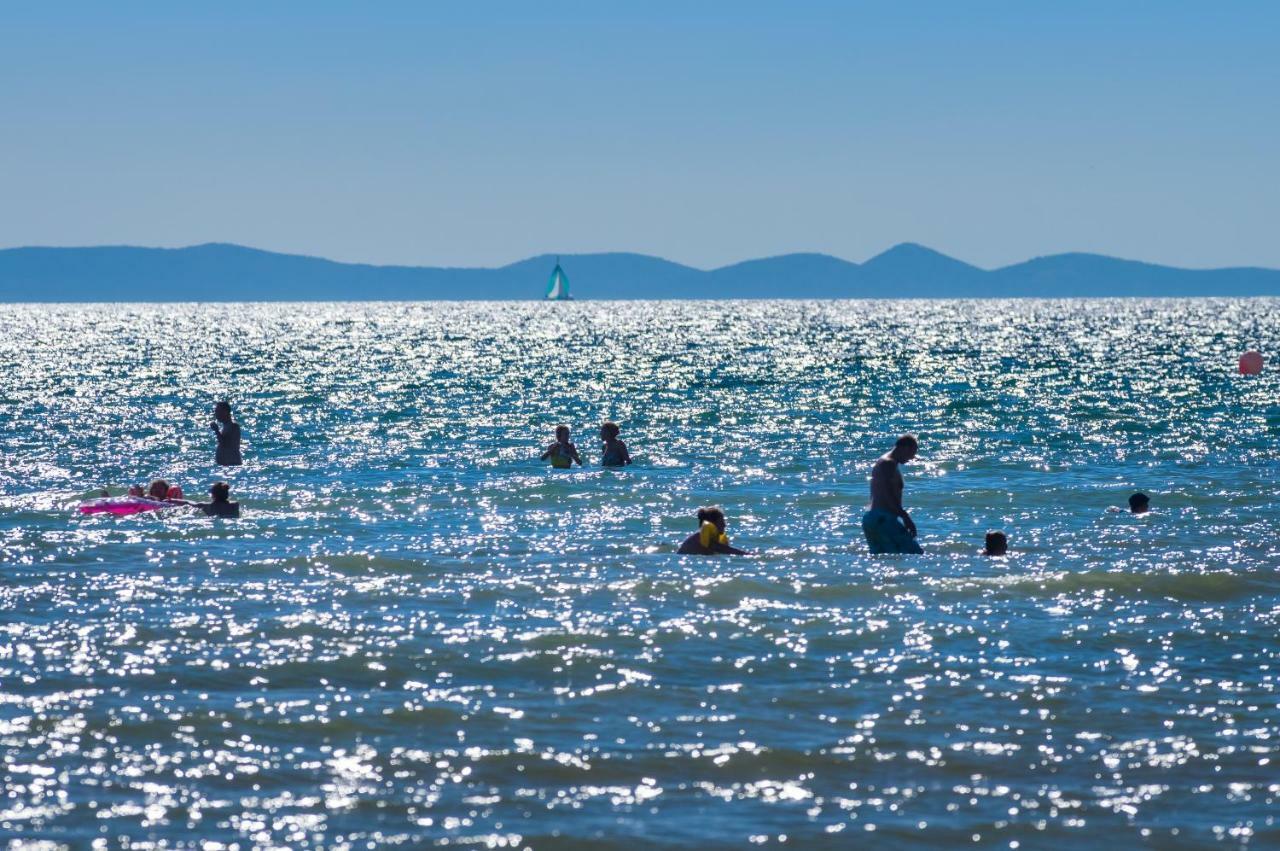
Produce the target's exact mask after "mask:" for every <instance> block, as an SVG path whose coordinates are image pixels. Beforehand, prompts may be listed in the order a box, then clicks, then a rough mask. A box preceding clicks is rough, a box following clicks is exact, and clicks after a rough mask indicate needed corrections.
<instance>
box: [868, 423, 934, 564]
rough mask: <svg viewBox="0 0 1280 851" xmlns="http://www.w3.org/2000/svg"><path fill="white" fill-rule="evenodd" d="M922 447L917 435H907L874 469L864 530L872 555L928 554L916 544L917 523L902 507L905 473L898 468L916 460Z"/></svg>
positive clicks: (877, 462)
mask: <svg viewBox="0 0 1280 851" xmlns="http://www.w3.org/2000/svg"><path fill="white" fill-rule="evenodd" d="M919 448H920V444H919V443H918V442H917V441H916V439H915V436H914V435H910V434H904V435H903V436H902V437H900V438H898V442H897V443H895V444H894V446H893V449H891V450H889V451H888V452H886V453H885V454H884V455H881V456H880V460H878V461H876V465H875V467H873V468H872V469H871V507H870V509H869V510H868V511H867V513H866V514H865V515H863V518H862V531H863V533H864V534H865V535H866V536H867V543H868V544H869V545H870V546H871V552H872V554H875V555H878V554H880V553H923V552H924V550H922V549H921V548H920V544H919V543H917V542H916V524H915V523H914V522H912V520H911V515H910V514H908V513H907V510H906V509H905V508H903V507H902V487H903V483H902V472H901V471H900V470H899V469H898V467H899V466H901V465H902V464H906V463H907V462H908V461H910V460H911V459H912V458H915V457H916V452H917V451H918V450H919ZM899 520H901V521H902V522H899Z"/></svg>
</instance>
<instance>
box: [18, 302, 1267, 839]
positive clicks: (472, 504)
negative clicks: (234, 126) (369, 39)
mask: <svg viewBox="0 0 1280 851" xmlns="http://www.w3.org/2000/svg"><path fill="white" fill-rule="evenodd" d="M0 332H2V333H0V350H2V352H3V357H0V405H2V407H0V410H2V411H3V418H0V449H2V450H3V466H2V467H0V509H3V511H2V512H0V562H2V563H3V567H0V781H3V783H2V785H3V789H4V793H3V797H0V837H3V838H5V839H12V840H36V839H42V840H48V841H50V842H52V843H53V845H52V846H50V847H58V845H59V844H60V845H63V846H65V847H69V848H81V847H90V845H91V843H92V842H93V841H94V840H100V841H101V844H100V846H95V847H113V848H114V847H128V848H202V849H229V848H238V849H248V848H326V849H356V848H370V847H374V848H378V847H406V848H413V847H423V846H432V845H440V846H443V845H463V846H466V847H481V848H533V849H588V848H590V849H631V848H638V847H652V848H681V849H715V848H738V847H756V846H762V845H763V846H771V847H777V846H781V845H783V844H785V845H786V846H787V847H799V848H847V847H854V846H856V845H858V844H873V845H877V846H880V845H882V846H884V847H894V848H937V847H948V848H950V847H955V846H957V845H966V846H970V847H1000V848H1018V847H1021V848H1068V847H1082V846H1084V845H1085V844H1086V843H1091V844H1093V845H1096V846H1100V847H1122V846H1126V847H1144V846H1145V847H1152V848H1193V847H1204V846H1206V845H1210V846H1215V847H1218V846H1221V847H1246V846H1254V847H1269V846H1275V845H1277V844H1280V829H1278V828H1277V826H1276V824H1275V818H1276V813H1277V812H1280V808H1278V807H1277V799H1278V798H1280V771H1278V770H1277V769H1280V754H1278V753H1277V737H1278V736H1280V708H1278V699H1280V691H1278V689H1277V684H1278V682H1280V679H1278V678H1280V653H1278V652H1277V641H1276V633H1277V625H1278V622H1280V575H1278V572H1277V566H1278V565H1280V524H1278V523H1277V512H1276V506H1275V494H1276V493H1277V485H1280V465H1278V464H1277V438H1278V437H1280V379H1277V371H1276V370H1275V369H1271V368H1269V369H1268V370H1267V371H1265V372H1264V373H1263V375H1261V376H1259V377H1257V378H1243V377H1241V376H1239V375H1236V374H1235V372H1234V368H1235V362H1236V358H1237V357H1238V355H1239V353H1240V352H1241V351H1243V350H1245V349H1248V348H1258V349H1260V350H1262V351H1263V352H1264V353H1268V352H1270V353H1280V302H1277V301H1273V300H1196V301H1058V302H1049V301H1011V302H977V301H973V302H928V301H915V302H912V301H903V302H883V303H877V302H794V301H776V302H742V303H714V304H713V303H705V302H662V303H637V302H628V303H599V302H596V303H590V302H588V303H570V304H532V303H530V304H511V303H507V304H497V303H474V304H430V303H419V304H356V303H353V304H319V305H316V304H309V305H298V304H274V305H217V306H214V305H176V306H175V305H169V306H160V305H156V306H142V305H132V306H128V305H126V306H22V307H19V306H0ZM221 397H228V398H230V399H231V400H232V402H233V403H234V404H235V406H236V408H237V411H238V416H239V418H240V420H241V421H242V423H243V425H244V432H245V447H244V448H245V456H246V459H247V464H246V466H244V467H243V468H240V469H235V470H222V469H218V468H215V467H214V466H213V464H212V461H213V435H212V433H211V432H210V431H209V429H208V420H209V412H210V408H211V405H212V402H213V401H214V400H215V399H217V398H221ZM606 419H613V420H616V421H617V422H618V423H620V424H621V426H622V430H623V435H622V436H623V438H624V439H625V440H626V441H627V442H628V443H629V445H630V447H631V451H632V454H633V455H634V456H635V457H636V461H637V463H636V464H635V465H634V466H633V467H630V468H627V469H625V470H617V471H615V470H609V471H606V470H602V469H600V467H599V466H598V461H599V457H600V452H599V442H598V440H597V439H596V436H595V433H596V432H597V431H598V428H599V424H600V423H601V422H603V421H604V420H606ZM560 423H565V424H568V425H570V426H571V427H572V428H573V429H574V436H575V440H576V441H577V442H578V445H579V447H580V449H582V450H583V452H584V454H585V455H586V457H587V459H588V461H589V462H591V463H590V464H589V465H588V466H587V467H586V468H584V469H574V470H572V471H568V472H565V471H556V470H552V469H550V468H548V467H546V466H545V465H543V464H542V463H539V462H538V461H537V460H536V458H537V455H538V454H539V452H540V451H541V450H542V448H543V447H544V446H545V445H546V444H548V443H549V442H550V441H551V440H552V431H553V429H554V427H555V426H556V425H557V424H560ZM906 431H911V432H915V433H917V434H918V435H919V437H920V444H921V454H920V458H919V460H918V461H917V463H914V464H911V465H909V466H908V467H907V468H905V476H906V481H907V497H906V499H907V504H908V507H909V508H910V509H911V510H912V512H913V514H914V516H915V518H916V522H917V523H918V525H919V527H920V539H921V542H922V543H923V545H924V548H925V551H926V552H925V555H924V556H919V557H904V556H891V557H877V558H872V557H870V556H869V555H868V554H867V552H866V545H865V543H864V541H863V540H862V537H861V530H860V526H859V524H860V520H861V515H862V512H863V507H864V504H865V502H866V491H867V484H866V480H867V475H868V472H869V467H870V463H871V462H872V461H873V460H874V458H875V457H876V456H877V455H879V454H880V453H882V452H884V451H885V450H887V449H888V448H889V447H890V446H891V445H892V442H893V439H894V438H896V437H897V435H898V434H900V433H902V432H906ZM155 476H164V477H166V478H167V479H169V480H170V481H173V482H176V483H178V484H180V485H181V486H182V487H183V488H184V489H185V490H186V492H187V494H188V495H189V496H192V495H198V494H199V493H201V492H202V491H203V490H204V489H205V488H206V487H207V486H208V484H209V483H210V482H211V481H213V480H215V479H217V478H226V479H227V480H228V481H230V483H231V484H232V488H233V495H234V496H235V497H237V498H238V499H240V500H241V502H242V503H243V505H244V516H243V517H242V518H241V519H239V520H213V519H208V518H205V517H203V516H197V515H195V514H193V513H192V512H189V511H186V510H173V511H169V512H163V513H160V514H145V515H139V516H135V517H128V518H115V517H110V516H94V517H86V516H79V515H78V514H76V513H75V511H74V508H75V506H76V505H77V504H78V503H79V502H81V501H82V500H83V499H86V498H88V497H89V496H90V495H91V491H92V490H93V489H94V488H97V487H102V486H108V487H111V488H113V489H116V490H117V491H118V490H121V489H123V488H125V487H127V486H128V485H129V484H132V483H142V482H144V481H146V480H147V479H150V478H152V477H155ZM1135 490H1142V491H1145V492H1147V493H1150V494H1151V495H1152V500H1153V508H1154V510H1153V511H1152V512H1151V513H1150V514H1148V515H1145V516H1133V515H1130V514H1129V513H1128V512H1127V511H1124V510H1120V509H1122V508H1123V507H1124V505H1125V502H1126V499H1127V497H1128V495H1129V494H1130V493H1132V492H1133V491H1135ZM705 504H719V505H721V506H723V507H724V509H725V511H726V513H727V514H728V517H729V534H730V536H731V538H732V540H733V542H734V544H735V545H737V546H742V547H744V548H747V549H750V550H752V551H754V552H755V553H756V555H754V556H753V557H750V558H738V559H734V558H729V557H723V558H714V559H713V558H700V557H696V556H679V555H677V554H676V552H675V550H676V547H677V546H678V545H679V543H680V541H681V540H682V539H683V538H684V537H685V536H686V535H688V534H690V533H691V532H693V531H695V530H696V526H697V523H696V520H695V517H694V515H695V513H696V510H697V508H698V506H700V505H705ZM988 529H1002V530H1004V531H1005V532H1006V533H1007V534H1008V535H1009V538H1010V541H1011V545H1012V550H1013V552H1012V555H1011V556H1010V557H1009V558H1006V559H988V558H983V557H981V556H979V555H978V554H977V553H978V551H979V550H980V548H981V545H982V539H983V534H984V533H985V532H986V531H987V530H988Z"/></svg>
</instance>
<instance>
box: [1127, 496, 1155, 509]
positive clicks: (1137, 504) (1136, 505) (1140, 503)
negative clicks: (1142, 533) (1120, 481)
mask: <svg viewBox="0 0 1280 851" xmlns="http://www.w3.org/2000/svg"><path fill="white" fill-rule="evenodd" d="M1150 509H1151V497H1149V496H1147V495H1146V494H1145V493H1141V492H1139V493H1135V494H1134V495H1133V496H1131V497H1129V510H1130V511H1131V512H1133V513H1134V514H1146V513H1147V512H1148V511H1149V510H1150Z"/></svg>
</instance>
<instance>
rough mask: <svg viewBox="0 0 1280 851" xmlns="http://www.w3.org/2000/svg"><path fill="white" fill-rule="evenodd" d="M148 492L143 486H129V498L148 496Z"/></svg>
mask: <svg viewBox="0 0 1280 851" xmlns="http://www.w3.org/2000/svg"><path fill="white" fill-rule="evenodd" d="M146 495H147V492H146V491H145V490H143V489H142V485H129V496H146Z"/></svg>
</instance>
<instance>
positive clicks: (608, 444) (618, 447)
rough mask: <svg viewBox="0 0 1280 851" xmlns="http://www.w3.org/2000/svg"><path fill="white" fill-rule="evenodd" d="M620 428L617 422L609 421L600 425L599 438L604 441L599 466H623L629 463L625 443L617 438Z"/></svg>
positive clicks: (629, 457) (629, 454) (629, 455)
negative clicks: (602, 454)
mask: <svg viewBox="0 0 1280 851" xmlns="http://www.w3.org/2000/svg"><path fill="white" fill-rule="evenodd" d="M621 431H622V429H620V428H618V424H617V423H613V422H609V423H605V424H604V425H602V426H600V439H601V440H603V441H604V456H603V457H602V458H601V459H600V466H601V467H625V466H627V465H628V464H630V463H631V453H630V452H628V451H627V444H625V443H623V442H622V441H621V440H618V434H619V433H620V432H621Z"/></svg>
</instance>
